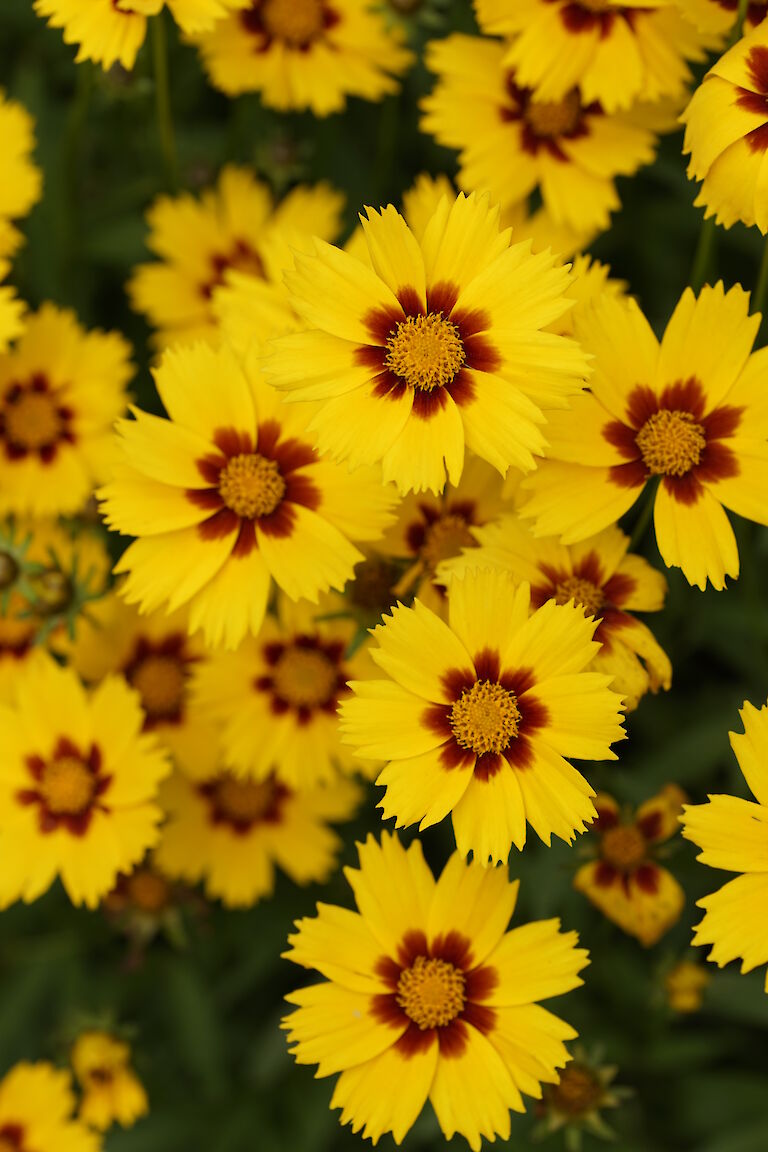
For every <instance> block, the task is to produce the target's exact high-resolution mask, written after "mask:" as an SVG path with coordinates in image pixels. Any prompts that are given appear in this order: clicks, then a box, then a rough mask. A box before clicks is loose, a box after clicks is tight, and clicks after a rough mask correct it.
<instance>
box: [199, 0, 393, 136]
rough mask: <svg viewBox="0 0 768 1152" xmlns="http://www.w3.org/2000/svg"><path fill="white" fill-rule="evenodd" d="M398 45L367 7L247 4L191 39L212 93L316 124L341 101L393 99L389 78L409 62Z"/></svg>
mask: <svg viewBox="0 0 768 1152" xmlns="http://www.w3.org/2000/svg"><path fill="white" fill-rule="evenodd" d="M404 39H405V38H404V35H403V32H402V30H401V29H399V28H397V27H396V26H394V25H390V24H388V23H387V21H386V20H385V17H384V14H383V13H382V12H380V11H377V8H376V5H375V4H374V3H372V2H371V0H333V3H330V2H329V0H247V3H246V5H245V8H244V10H243V11H242V12H233V13H232V14H231V15H230V16H228V17H227V18H226V19H224V20H221V21H219V23H217V24H216V26H215V27H214V28H213V29H211V30H210V31H208V32H206V33H204V34H203V35H200V36H197V37H196V38H195V40H196V43H197V45H198V47H199V49H200V54H201V56H202V59H203V64H204V66H205V69H206V72H207V73H208V78H209V80H210V82H211V83H212V84H213V85H214V87H216V88H219V89H220V90H221V91H222V92H225V93H226V94H227V95H228V96H238V95H240V94H241V93H243V92H259V93H260V94H261V99H262V101H263V102H264V104H266V105H267V107H269V108H278V109H279V110H280V111H288V110H290V109H305V108H308V109H310V110H311V111H312V112H313V113H314V114H315V115H316V116H327V115H328V114H329V113H330V112H338V111H340V110H341V109H342V108H344V106H345V104H346V102H347V96H360V97H362V99H364V100H381V99H382V97H383V96H386V95H387V94H388V93H390V92H397V91H398V89H399V84H398V82H397V80H396V79H395V77H396V76H400V75H402V73H403V72H405V71H406V69H407V68H409V67H410V65H411V64H412V62H413V56H412V54H411V53H410V52H409V51H408V50H407V49H406V48H405V47H404Z"/></svg>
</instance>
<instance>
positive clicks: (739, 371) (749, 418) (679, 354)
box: [522, 283, 768, 588]
mask: <svg viewBox="0 0 768 1152" xmlns="http://www.w3.org/2000/svg"><path fill="white" fill-rule="evenodd" d="M748 309H749V295H748V293H746V292H744V291H743V290H742V289H741V288H740V287H739V286H736V287H734V288H731V290H730V291H729V292H728V293H726V292H725V291H724V290H723V286H722V284H721V283H719V284H717V285H716V286H715V287H714V288H711V287H709V286H707V287H705V288H704V289H703V290H702V292H701V294H700V295H699V297H698V299H697V298H696V297H695V296H694V295H693V293H692V292H691V290H690V289H689V288H687V289H686V290H685V292H684V293H683V296H682V298H681V300H680V302H679V304H678V305H677V307H676V309H675V311H674V313H673V315H672V318H671V320H670V321H669V324H668V325H667V330H666V332H665V333H664V337H663V339H662V341H661V343H659V341H658V340H657V339H656V337H655V335H654V334H653V331H652V330H651V327H650V325H649V324H648V321H647V320H646V319H645V317H644V316H643V314H642V312H641V311H640V309H639V308H638V306H637V304H635V302H634V301H632V300H619V299H615V298H614V299H611V298H607V297H606V298H602V299H601V300H599V301H598V302H597V303H596V305H595V307H594V308H593V309H592V310H591V311H589V312H585V313H583V314H582V315H580V316H577V318H576V334H577V336H578V337H579V339H580V340H581V343H582V345H583V347H584V348H585V349H586V350H587V351H588V352H591V353H593V354H594V360H593V361H592V368H593V374H592V376H591V377H590V382H589V383H590V389H591V394H590V393H587V394H584V395H582V396H579V397H577V398H575V399H574V401H573V402H572V405H571V409H570V411H569V412H567V413H565V412H563V413H560V412H557V413H552V414H551V416H550V419H549V423H548V426H547V437H548V440H549V447H548V449H547V453H546V454H547V456H548V459H547V460H545V461H543V462H542V463H541V465H540V467H539V468H538V469H537V471H536V472H535V473H534V475H533V476H532V477H528V478H526V480H525V481H524V484H525V486H526V487H528V488H530V490H531V492H532V496H531V498H530V499H529V501H528V502H527V503H526V504H525V505H524V506H523V508H522V513H523V515H524V516H534V517H535V518H536V521H535V528H534V531H535V533H536V534H537V535H542V534H544V535H557V536H562V538H563V541H564V542H565V543H568V544H570V543H574V542H576V541H579V540H584V539H586V538H587V537H588V536H591V535H593V534H594V533H596V532H599V531H601V530H602V529H603V528H605V527H607V526H608V525H609V524H613V523H615V522H616V521H617V520H618V519H619V517H620V516H623V515H624V513H625V512H627V511H628V510H629V509H630V508H631V507H632V506H633V504H634V503H635V502H636V500H637V499H638V497H639V496H640V495H641V494H642V493H643V491H644V490H645V488H646V486H647V485H648V484H649V483H652V482H656V481H658V482H659V483H658V489H657V491H656V494H655V496H654V497H653V499H654V522H655V527H656V541H657V543H658V546H659V551H660V553H661V557H662V559H663V561H664V563H665V564H666V565H667V566H668V567H670V568H682V570H683V574H684V575H685V577H686V579H687V580H688V581H689V583H691V584H696V585H698V587H699V588H704V587H705V585H706V583H707V580H710V581H711V583H712V584H713V585H714V586H715V588H723V587H724V586H725V577H726V576H738V574H739V556H738V551H737V548H736V539H735V537H734V534H733V530H732V528H731V525H730V523H729V520H728V517H727V516H726V514H725V511H724V508H728V509H730V511H732V512H735V513H736V514H737V515H739V516H745V517H747V518H748V519H750V520H755V521H757V523H759V524H766V523H768V444H766V435H767V434H768V414H766V412H765V408H764V403H763V395H764V377H765V365H766V361H767V359H768V352H766V351H765V350H764V349H762V350H761V351H760V352H758V353H756V354H754V355H752V356H750V352H751V349H752V344H753V342H754V339H755V335H756V334H757V329H758V327H759V324H760V317H759V315H754V316H749V315H748Z"/></svg>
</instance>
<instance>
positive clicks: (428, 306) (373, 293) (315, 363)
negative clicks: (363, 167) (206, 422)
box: [266, 195, 587, 493]
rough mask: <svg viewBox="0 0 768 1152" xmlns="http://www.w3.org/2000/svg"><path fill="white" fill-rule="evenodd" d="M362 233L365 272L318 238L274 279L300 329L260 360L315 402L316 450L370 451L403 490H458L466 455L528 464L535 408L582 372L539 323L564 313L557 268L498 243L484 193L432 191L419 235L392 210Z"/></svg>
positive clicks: (373, 215) (560, 398) (534, 445)
mask: <svg viewBox="0 0 768 1152" xmlns="http://www.w3.org/2000/svg"><path fill="white" fill-rule="evenodd" d="M363 228H364V230H365V233H366V240H367V244H368V249H369V253H370V261H371V265H372V266H370V267H366V266H365V265H364V264H363V263H362V262H361V261H359V260H357V259H355V257H354V256H350V255H349V254H348V253H345V252H340V251H339V250H338V249H336V248H332V247H331V246H330V245H328V244H321V243H320V242H319V241H318V242H316V249H317V254H316V255H315V256H313V257H308V256H297V257H296V269H295V271H293V272H290V273H287V274H286V282H287V284H288V287H289V289H290V291H291V297H292V302H293V305H294V307H295V308H296V311H297V312H299V313H300V315H301V316H302V318H303V319H304V321H305V323H306V324H307V325H309V326H310V327H309V330H308V331H303V332H298V333H295V334H292V335H288V336H285V337H283V338H282V339H280V340H277V341H275V342H274V348H275V352H274V354H273V356H272V357H271V358H270V359H269V360H268V361H267V364H266V370H267V372H268V373H269V374H270V376H271V378H272V380H273V382H274V383H275V384H276V385H277V387H279V388H281V389H285V390H286V391H289V392H290V393H291V398H292V399H296V400H320V401H322V405H321V406H319V407H318V410H317V411H316V412H315V414H314V416H313V418H312V421H311V424H310V430H311V431H312V432H313V433H314V435H315V436H316V438H317V441H318V444H319V448H320V451H322V452H323V453H326V454H328V455H329V456H331V457H332V458H333V459H338V460H346V461H348V462H349V464H350V465H351V466H352V467H357V466H359V465H361V464H364V463H371V462H373V461H376V460H381V461H382V464H383V469H384V478H385V480H394V481H395V482H396V483H397V485H398V487H399V488H400V490H401V491H402V492H404V493H405V492H408V491H411V490H413V491H416V492H419V491H423V490H425V489H429V490H431V491H432V492H435V493H439V492H441V491H442V490H443V488H444V487H445V483H446V479H448V480H450V482H451V483H452V484H458V483H459V480H460V478H461V473H462V470H463V467H464V458H465V448H470V449H472V450H473V451H475V452H476V453H477V454H478V455H479V456H481V457H483V458H484V459H485V460H488V461H489V462H490V463H491V464H493V466H494V467H495V468H497V469H498V470H499V471H500V472H501V473H502V474H504V473H506V471H507V469H508V468H509V466H510V465H515V466H518V467H521V468H523V469H529V468H531V467H532V466H533V455H532V454H533V452H536V451H540V450H543V445H544V438H543V436H542V433H541V431H540V427H539V425H540V424H542V423H543V421H544V418H545V417H544V409H548V408H550V407H553V406H562V405H563V404H564V403H565V400H566V398H567V397H568V396H569V395H572V394H574V393H575V392H578V391H579V390H580V389H581V387H582V380H583V377H584V375H585V374H586V370H587V368H586V360H585V359H584V357H583V355H582V353H581V351H580V350H579V348H578V347H577V346H576V344H575V343H573V342H572V341H570V340H568V339H566V338H564V337H562V336H557V335H553V334H552V333H549V332H545V331H544V330H543V329H544V328H545V327H546V325H548V324H550V323H551V322H552V321H553V320H555V319H556V318H557V317H559V316H560V315H562V313H563V312H565V311H566V309H567V308H568V307H569V301H568V300H567V299H566V298H565V296H564V295H563V293H564V292H565V290H566V289H567V287H568V283H569V276H568V272H567V270H566V269H565V268H562V267H557V264H556V260H555V258H554V257H553V256H552V254H551V253H549V252H547V253H540V254H539V255H536V256H533V255H532V254H531V252H530V247H529V245H527V244H515V245H512V246H511V247H510V233H509V230H508V229H505V230H504V231H500V229H499V211H498V209H497V208H492V207H491V205H490V203H489V200H488V198H487V196H484V197H481V198H478V197H476V196H470V197H469V198H467V197H465V196H463V195H461V196H459V197H458V199H457V200H455V201H453V202H451V201H449V200H448V199H443V200H441V201H440V204H439V206H438V208H437V210H436V211H435V213H434V215H433V216H432V218H431V220H430V222H429V224H428V226H427V228H426V231H425V232H424V235H423V237H422V238H421V240H418V239H417V238H416V237H415V236H414V234H413V233H412V232H411V230H410V229H409V228H408V225H407V224H406V222H405V220H404V219H403V218H402V216H400V215H399V213H398V212H396V210H395V209H394V208H393V207H392V206H391V205H390V206H389V207H388V208H385V209H383V210H382V211H381V212H374V211H373V209H368V216H367V218H365V219H363ZM361 427H363V428H365V429H366V435H365V436H360V435H359V429H360V428H361Z"/></svg>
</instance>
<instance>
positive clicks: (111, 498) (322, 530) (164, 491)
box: [100, 344, 393, 648]
mask: <svg viewBox="0 0 768 1152" xmlns="http://www.w3.org/2000/svg"><path fill="white" fill-rule="evenodd" d="M154 375H155V382H156V384H157V388H158V392H159V393H160V398H161V400H162V401H163V404H164V405H165V408H166V411H167V412H168V416H169V419H161V418H159V417H157V416H151V415H149V414H148V413H146V412H140V411H138V410H135V411H134V415H135V420H132V421H128V420H124V421H121V422H120V423H119V424H118V431H119V433H120V438H121V441H122V443H121V449H122V453H121V460H120V461H119V463H116V464H115V468H114V478H113V480H112V481H111V482H110V483H109V484H107V485H106V486H105V487H104V488H103V489H102V491H101V493H100V495H101V497H102V499H103V501H104V509H105V517H106V520H107V523H108V524H109V526H110V527H111V528H113V529H115V530H116V531H119V532H124V533H127V534H130V535H133V536H138V537H139V539H138V540H135V541H134V542H133V543H132V544H131V545H130V546H129V547H128V549H127V550H126V551H125V552H124V553H123V556H122V557H121V559H120V561H119V562H118V564H117V566H116V568H115V571H116V572H118V573H128V576H127V579H126V581H125V583H124V584H123V585H122V587H121V590H120V591H121V595H123V596H124V598H125V599H126V600H127V601H128V603H131V604H133V603H138V604H139V608H140V611H142V612H153V611H155V609H157V608H160V607H161V606H166V607H167V608H168V610H169V611H175V609H176V608H179V607H181V606H182V605H183V604H188V605H189V629H190V631H191V632H194V631H196V630H197V629H198V628H200V629H202V631H203V634H204V637H205V640H206V643H208V644H210V645H212V646H217V645H222V644H223V645H224V646H225V647H228V648H235V647H237V645H238V644H239V643H240V641H241V640H242V639H243V638H244V637H245V635H246V634H247V633H248V632H250V633H251V634H253V635H258V633H259V630H260V629H261V625H262V622H263V620H264V613H265V611H266V607H267V600H268V598H269V595H270V590H271V587H272V581H273V580H274V581H275V583H277V585H278V586H279V587H281V588H282V589H283V591H284V592H286V593H287V595H288V596H290V597H291V598H292V599H294V600H298V599H301V598H302V597H303V598H305V599H308V600H312V601H313V602H315V603H316V602H317V597H318V595H319V593H320V592H323V591H327V590H328V589H329V588H331V587H334V588H342V587H343V586H344V583H345V582H346V581H347V580H348V579H349V577H350V576H351V575H352V570H353V568H354V565H355V564H356V563H357V561H358V560H361V559H362V553H361V552H360V551H358V549H357V548H355V547H354V546H353V545H352V544H351V543H350V539H349V538H350V537H353V538H355V539H358V540H366V539H375V538H376V537H377V536H379V535H380V534H381V532H382V531H383V530H384V528H385V527H386V526H387V524H388V523H389V521H390V518H391V517H390V512H389V509H390V507H391V505H392V503H393V496H392V494H391V493H390V492H389V491H388V490H387V489H385V488H384V487H383V486H382V484H381V482H380V477H379V475H378V474H377V472H376V471H375V470H374V469H370V470H368V471H366V472H365V473H363V474H357V475H355V476H352V475H350V474H349V473H348V472H347V470H346V469H345V468H342V467H339V466H338V465H335V464H332V463H331V462H330V461H327V460H320V459H319V458H318V456H317V453H316V452H315V450H314V449H313V447H312V442H311V438H310V437H309V434H308V432H307V429H306V418H305V417H304V416H303V415H302V414H299V413H298V411H297V409H296V408H295V407H293V406H289V405H286V404H283V403H282V402H281V398H280V397H279V396H278V395H277V394H276V393H274V392H273V390H272V389H270V388H269V387H268V386H267V385H265V384H264V383H263V382H262V381H261V380H260V379H258V378H257V377H255V376H253V377H250V378H248V377H247V376H246V375H245V374H244V372H243V370H242V368H241V367H240V365H239V364H238V362H237V360H236V359H235V357H234V355H233V354H232V352H231V351H229V350H228V349H226V348H222V349H220V350H218V351H216V350H214V349H211V348H209V347H207V346H206V345H203V344H198V345H195V346H194V347H191V348H178V349H173V350H169V351H167V352H166V353H165V355H164V357H163V359H162V362H161V364H160V367H159V368H158V369H157V370H156V371H155V373H154Z"/></svg>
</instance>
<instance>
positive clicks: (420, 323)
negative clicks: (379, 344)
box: [385, 312, 466, 392]
mask: <svg viewBox="0 0 768 1152" xmlns="http://www.w3.org/2000/svg"><path fill="white" fill-rule="evenodd" d="M465 359H466V356H465V353H464V345H463V344H462V341H461V335H460V333H459V330H458V328H457V327H456V325H455V324H452V323H451V321H450V320H446V319H445V318H444V317H443V314H442V312H430V313H429V315H427V316H408V317H407V319H405V320H401V321H400V322H399V323H398V324H397V326H396V327H395V329H394V331H393V332H391V333H390V336H389V339H388V340H387V358H386V360H385V363H386V366H387V368H389V369H390V371H392V372H394V373H395V375H396V376H399V377H400V379H401V380H405V382H406V384H408V385H409V387H411V388H419V389H421V390H422V391H423V392H431V391H432V389H433V388H442V387H444V386H445V385H446V384H450V383H451V381H452V380H453V378H454V376H455V375H456V373H457V372H458V371H459V369H460V368H461V366H462V365H463V363H464V361H465Z"/></svg>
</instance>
